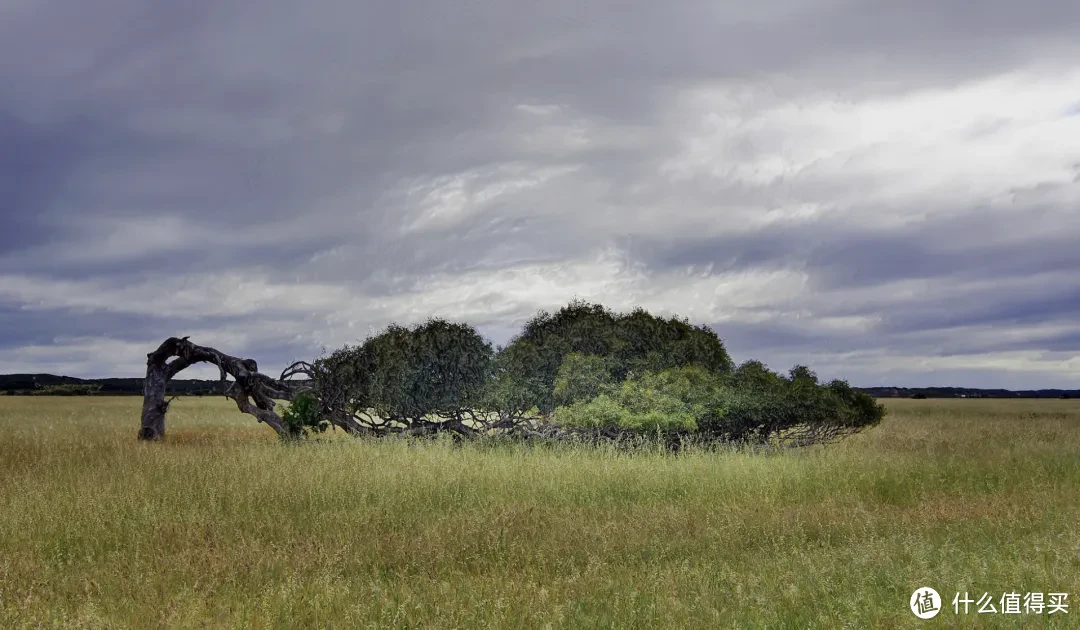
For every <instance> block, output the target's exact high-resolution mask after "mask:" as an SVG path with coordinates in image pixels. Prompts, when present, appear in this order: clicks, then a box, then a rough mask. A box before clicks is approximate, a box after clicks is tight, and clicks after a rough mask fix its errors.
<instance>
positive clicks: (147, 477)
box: [0, 397, 1080, 628]
mask: <svg viewBox="0 0 1080 630" xmlns="http://www.w3.org/2000/svg"><path fill="white" fill-rule="evenodd" d="M139 403H140V401H139V400H138V399H136V398H96V397H95V398H69V397H64V398H16V397H7V398H0V627H3V628H12V627H26V626H44V627H94V628H98V627H161V626H166V627H206V626H209V627H233V626H242V627H349V628H351V627H395V626H397V627H404V626H408V627H418V626H425V627H437V628H452V627H547V626H551V627H619V628H635V627H641V628H645V627H665V628H680V627H721V628H728V627H730V628H736V627H737V628H807V627H824V628H834V627H836V628H838V627H852V628H864V627H880V628H893V627H919V626H925V627H931V626H933V627H947V626H958V627H996V626H1001V627H1015V626H1019V625H1022V624H1028V625H1034V626H1036V627H1042V626H1044V625H1049V626H1053V627H1057V626H1061V627H1065V626H1067V625H1068V622H1069V621H1070V618H1076V617H1080V608H1078V609H1076V610H1073V609H1072V607H1071V606H1070V614H1069V615H1067V616H1065V615H1060V614H1058V615H1054V616H1053V617H1047V616H1046V615H1042V616H1032V615H1027V616H1021V617H1019V618H1017V617H1009V616H1004V615H1001V614H997V615H987V614H983V615H977V614H975V613H974V611H972V613H971V614H968V615H966V616H964V615H961V616H957V615H955V614H953V612H952V606H951V600H952V596H953V595H954V594H955V593H956V592H957V591H959V592H964V591H967V592H969V593H972V594H974V596H975V597H978V596H979V595H981V594H982V593H983V592H984V591H985V592H990V593H991V594H993V595H994V596H995V601H996V598H997V597H998V596H1000V595H1001V593H1002V592H1004V591H1020V592H1021V593H1022V592H1026V591H1038V592H1068V593H1070V603H1071V604H1073V605H1077V604H1075V603H1074V602H1072V601H1071V600H1072V599H1074V598H1077V597H1080V525H1078V522H1080V498H1078V497H1080V493H1078V491H1080V402H1078V401H1038V402H1036V401H996V400H963V401H959V400H957V401H952V400H950V401H934V400H928V401H910V400H898V401H891V402H890V403H889V411H890V414H889V416H888V417H887V418H886V420H885V421H884V422H883V423H882V424H881V425H880V426H879V427H877V428H874V429H872V430H870V431H868V432H866V433H863V434H860V435H858V436H856V437H854V438H851V439H849V440H847V441H845V442H842V443H839V444H835V445H832V446H828V447H815V448H812V449H807V450H802V451H793V452H787V453H780V454H750V453H739V452H730V453H706V452H690V453H685V454H681V455H678V456H672V455H670V454H664V453H637V454H627V453H620V452H616V451H611V450H603V449H600V450H597V449H591V448H587V447H571V446H567V447H559V448H536V449H529V448H526V447H510V446H501V447H498V448H481V447H474V446H464V447H457V446H454V445H451V444H448V443H445V442H424V443H418V442H405V441H386V442H378V443H375V442H366V441H363V440H354V439H338V438H330V439H327V440H322V441H318V442H314V443H307V444H300V445H296V446H290V445H284V444H281V443H279V442H278V440H277V439H276V437H274V435H273V432H272V431H271V430H270V429H268V428H266V427H262V426H260V425H258V424H256V423H254V422H252V421H251V420H250V418H249V417H248V416H244V415H241V414H240V413H238V412H237V411H236V410H235V407H231V406H230V405H229V404H228V402H227V401H223V400H217V399H196V398H185V399H181V400H178V401H176V402H175V403H173V407H172V409H171V410H170V417H169V420H168V422H169V428H168V431H169V433H168V440H167V441H166V442H165V443H161V444H145V443H139V442H137V441H136V440H135V433H136V431H137V428H138V406H139ZM921 586H932V587H934V588H936V589H937V590H938V591H939V592H940V593H941V594H942V597H943V598H944V599H946V600H947V602H946V608H947V609H948V610H945V611H943V612H942V614H941V615H939V616H938V617H937V618H936V619H934V620H931V621H920V620H918V619H916V618H915V617H914V616H913V615H912V614H911V612H910V610H909V609H908V598H909V597H910V595H911V593H912V591H913V590H914V589H915V588H917V587H921Z"/></svg>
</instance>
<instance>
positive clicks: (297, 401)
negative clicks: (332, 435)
mask: <svg viewBox="0 0 1080 630" xmlns="http://www.w3.org/2000/svg"><path fill="white" fill-rule="evenodd" d="M281 419H282V420H283V421H284V422H285V426H286V427H288V428H289V434H290V436H291V437H293V438H298V437H303V436H306V435H308V433H310V432H317V433H322V432H323V431H325V430H327V429H328V428H330V423H329V422H327V421H326V420H325V419H324V418H323V416H322V413H321V408H320V403H319V399H318V398H317V397H316V396H315V395H314V394H311V393H303V394H299V395H297V396H296V398H294V399H293V400H292V402H291V403H289V406H288V407H286V408H285V411H284V412H282V414H281Z"/></svg>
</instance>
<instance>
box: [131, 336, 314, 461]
mask: <svg viewBox="0 0 1080 630" xmlns="http://www.w3.org/2000/svg"><path fill="white" fill-rule="evenodd" d="M200 362H205V363H213V364H214V365H216V366H218V370H220V372H221V386H222V393H223V394H224V395H225V396H226V397H228V398H231V399H232V400H233V401H235V402H236V406H237V408H238V409H239V410H240V411H242V412H244V413H246V414H250V415H252V416H255V418H256V419H257V420H258V421H259V422H264V423H266V424H268V425H270V426H271V427H272V428H273V429H274V431H276V432H277V433H278V435H280V436H283V437H289V436H290V435H291V434H290V432H289V428H288V427H287V426H286V425H285V423H284V421H282V419H281V416H279V415H278V414H277V412H275V411H274V406H275V403H274V399H275V398H277V399H280V400H292V399H293V397H294V396H295V395H296V394H298V393H300V392H301V391H306V390H307V389H308V388H307V387H304V386H300V385H298V384H294V383H290V382H289V381H288V380H287V379H288V378H290V377H291V376H293V375H296V374H307V375H309V376H310V374H311V370H310V365H308V364H307V363H304V362H302V361H300V362H297V363H294V364H293V365H291V366H289V367H288V368H286V369H285V371H284V372H282V375H281V378H279V379H273V378H271V377H269V376H267V375H265V374H262V373H260V372H259V371H258V369H259V368H258V365H257V364H256V363H255V361H254V360H252V359H240V358H237V357H234V356H230V355H227V354H225V353H223V352H219V351H218V350H215V349H214V348H209V347H205V346H199V345H196V344H193V343H191V342H190V341H188V338H187V337H184V338H182V339H178V338H176V337H170V338H168V339H166V340H165V341H164V342H163V343H162V344H161V345H160V346H159V347H158V349H157V350H155V351H154V352H151V353H150V354H148V355H146V380H144V381H143V408H142V428H140V429H139V439H140V440H160V439H163V438H164V437H165V413H166V412H167V411H168V410H169V403H170V402H172V401H171V400H165V390H166V387H167V385H168V383H169V381H170V380H171V379H172V378H173V377H174V376H176V374H177V373H179V372H180V371H181V370H183V369H184V368H186V367H188V366H190V365H191V364H193V363H200ZM227 375H228V376H232V377H233V379H235V382H234V383H233V384H232V386H231V387H230V388H228V389H226V376H227Z"/></svg>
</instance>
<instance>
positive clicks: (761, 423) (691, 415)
mask: <svg viewBox="0 0 1080 630" xmlns="http://www.w3.org/2000/svg"><path fill="white" fill-rule="evenodd" d="M759 365H760V364H759ZM752 367H753V370H752V371H751V370H747V371H744V373H743V375H742V376H744V377H746V376H747V375H748V374H752V375H753V380H752V381H750V383H751V384H748V383H747V382H745V381H744V382H740V381H739V378H738V376H737V375H731V376H727V375H723V374H718V373H716V372H714V371H711V370H706V369H704V368H702V367H700V366H687V367H680V368H671V369H668V370H664V371H663V372H659V373H653V372H646V373H645V374H641V375H632V376H631V377H629V378H627V379H626V380H624V381H623V382H622V383H620V384H615V385H612V384H603V385H600V386H599V390H600V393H599V394H598V395H596V396H595V397H593V398H591V399H588V400H582V399H578V400H575V401H573V402H571V403H570V404H568V405H564V406H560V407H558V408H557V409H556V412H555V419H556V421H557V422H559V423H560V424H563V425H565V426H568V427H583V428H595V429H606V430H620V431H629V432H662V433H674V434H695V435H697V436H698V437H701V438H705V439H706V440H709V441H725V442H755V443H759V442H768V441H769V440H771V439H773V438H778V437H779V438H784V437H787V438H790V439H791V440H792V441H795V442H799V441H800V440H809V441H813V442H818V441H828V440H829V439H833V438H835V437H840V436H842V435H847V434H850V433H853V432H855V431H858V430H860V429H862V428H865V427H867V426H872V425H874V424H876V423H878V422H880V420H881V418H882V416H883V415H884V407H882V406H881V405H878V404H877V403H876V401H875V400H874V399H873V398H872V397H870V396H868V395H867V394H864V393H861V392H858V391H856V390H854V389H852V388H851V387H850V386H849V385H848V384H847V383H846V382H844V381H833V382H831V383H829V384H828V385H820V384H818V383H817V376H816V375H814V373H813V372H811V371H810V370H807V369H806V368H803V367H801V366H796V367H795V368H793V369H792V370H791V372H790V375H789V378H786V379H785V378H784V377H781V376H779V375H777V374H774V373H771V372H767V370H764V371H763V370H762V369H758V367H757V366H752ZM770 374H771V376H770ZM752 383H757V385H754V384H752Z"/></svg>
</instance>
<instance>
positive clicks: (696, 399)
mask: <svg viewBox="0 0 1080 630" xmlns="http://www.w3.org/2000/svg"><path fill="white" fill-rule="evenodd" d="M721 389H723V386H722V385H721V384H720V380H719V379H718V378H717V377H716V375H714V374H712V373H710V372H708V371H707V370H704V369H702V368H700V367H697V366H694V367H684V368H672V369H670V370H665V371H663V372H660V373H652V372H646V373H645V374H642V375H640V376H631V377H629V378H627V379H626V380H624V381H622V383H619V384H615V385H612V384H606V385H601V386H600V390H601V393H600V394H598V395H597V396H595V397H594V398H592V399H590V400H581V399H579V400H576V401H575V402H573V403H571V404H570V405H567V406H562V407H559V408H557V409H556V411H555V419H556V421H557V422H559V423H560V424H562V425H564V426H568V427H582V428H594V429H600V430H609V431H610V430H619V431H629V432H633V433H668V434H672V433H688V432H694V431H697V430H698V428H699V422H700V421H701V420H702V419H704V418H707V417H709V416H711V415H715V414H716V413H717V412H718V411H719V410H718V409H717V408H716V404H717V402H718V400H719V398H720V397H719V396H718V392H719V391H720V390H721Z"/></svg>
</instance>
